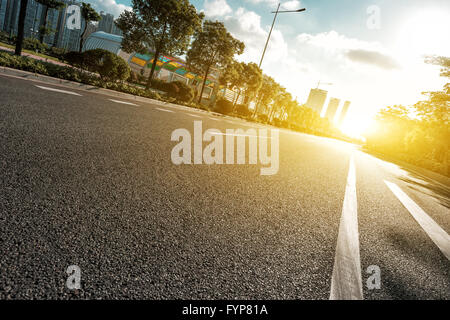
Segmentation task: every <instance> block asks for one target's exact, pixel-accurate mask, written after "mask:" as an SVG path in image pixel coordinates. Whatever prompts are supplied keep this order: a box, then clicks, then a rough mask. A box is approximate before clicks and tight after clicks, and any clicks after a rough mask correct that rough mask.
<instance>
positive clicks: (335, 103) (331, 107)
mask: <svg viewBox="0 0 450 320" xmlns="http://www.w3.org/2000/svg"><path fill="white" fill-rule="evenodd" d="M340 102H341V100H339V99H336V98H330V102H329V103H328V108H327V112H326V114H325V117H326V118H328V120H330V122H333V121H334V117H335V116H336V111H337V110H338V108H339V103H340Z"/></svg>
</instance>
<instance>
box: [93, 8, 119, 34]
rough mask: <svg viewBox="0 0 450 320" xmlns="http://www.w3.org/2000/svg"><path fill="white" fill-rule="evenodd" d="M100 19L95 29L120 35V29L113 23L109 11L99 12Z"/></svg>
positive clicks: (112, 17)
mask: <svg viewBox="0 0 450 320" xmlns="http://www.w3.org/2000/svg"><path fill="white" fill-rule="evenodd" d="M100 17H101V20H100V21H99V22H98V28H97V31H103V32H106V33H111V34H115V35H118V36H121V35H122V30H120V29H119V28H117V26H116V24H115V23H114V16H113V15H112V14H109V13H104V12H103V11H102V12H100Z"/></svg>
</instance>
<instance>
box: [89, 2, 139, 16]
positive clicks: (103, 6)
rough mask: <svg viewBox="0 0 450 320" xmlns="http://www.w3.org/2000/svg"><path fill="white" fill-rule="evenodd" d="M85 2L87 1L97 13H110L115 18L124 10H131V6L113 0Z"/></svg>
mask: <svg viewBox="0 0 450 320" xmlns="http://www.w3.org/2000/svg"><path fill="white" fill-rule="evenodd" d="M87 2H89V3H90V4H91V5H92V7H93V8H94V9H95V10H96V11H97V12H98V13H100V12H101V11H103V12H105V13H110V14H112V15H113V16H114V17H115V18H118V17H119V15H120V14H121V13H122V12H124V11H125V10H128V11H131V10H132V8H131V7H129V6H126V5H123V4H120V3H117V2H116V1H115V0H89V1H87Z"/></svg>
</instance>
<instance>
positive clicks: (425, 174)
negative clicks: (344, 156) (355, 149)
mask: <svg viewBox="0 0 450 320" xmlns="http://www.w3.org/2000/svg"><path fill="white" fill-rule="evenodd" d="M361 151H363V152H364V153H367V154H369V155H371V156H373V157H375V158H378V159H380V160H383V161H386V162H389V163H393V164H395V165H397V166H398V167H399V169H401V170H403V171H405V172H407V173H408V175H407V176H403V177H399V180H401V181H404V182H406V183H407V184H408V186H409V188H411V189H412V190H415V191H417V192H420V193H422V194H426V195H428V196H431V197H433V198H434V199H436V200H437V201H438V202H439V203H440V204H441V205H442V206H444V207H446V208H448V209H450V178H448V177H446V176H443V175H440V174H438V173H435V172H431V171H429V170H427V169H423V168H419V167H416V166H414V165H411V164H408V163H405V162H403V161H400V160H396V159H393V158H391V157H389V156H385V155H382V154H379V153H375V152H372V151H370V150H367V149H365V148H362V150H361Z"/></svg>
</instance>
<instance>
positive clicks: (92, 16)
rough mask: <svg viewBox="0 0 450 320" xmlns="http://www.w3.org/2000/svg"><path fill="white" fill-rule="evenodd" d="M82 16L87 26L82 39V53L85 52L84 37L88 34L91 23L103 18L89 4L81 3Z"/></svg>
mask: <svg viewBox="0 0 450 320" xmlns="http://www.w3.org/2000/svg"><path fill="white" fill-rule="evenodd" d="M81 16H82V17H83V19H84V21H85V24H84V30H83V33H82V34H81V37H80V52H81V51H82V50H83V37H84V34H85V33H86V29H87V26H88V24H89V22H91V21H99V20H100V19H101V18H102V17H100V15H99V14H98V13H97V11H95V9H94V8H92V7H91V5H90V4H89V3H84V2H83V3H81Z"/></svg>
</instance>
